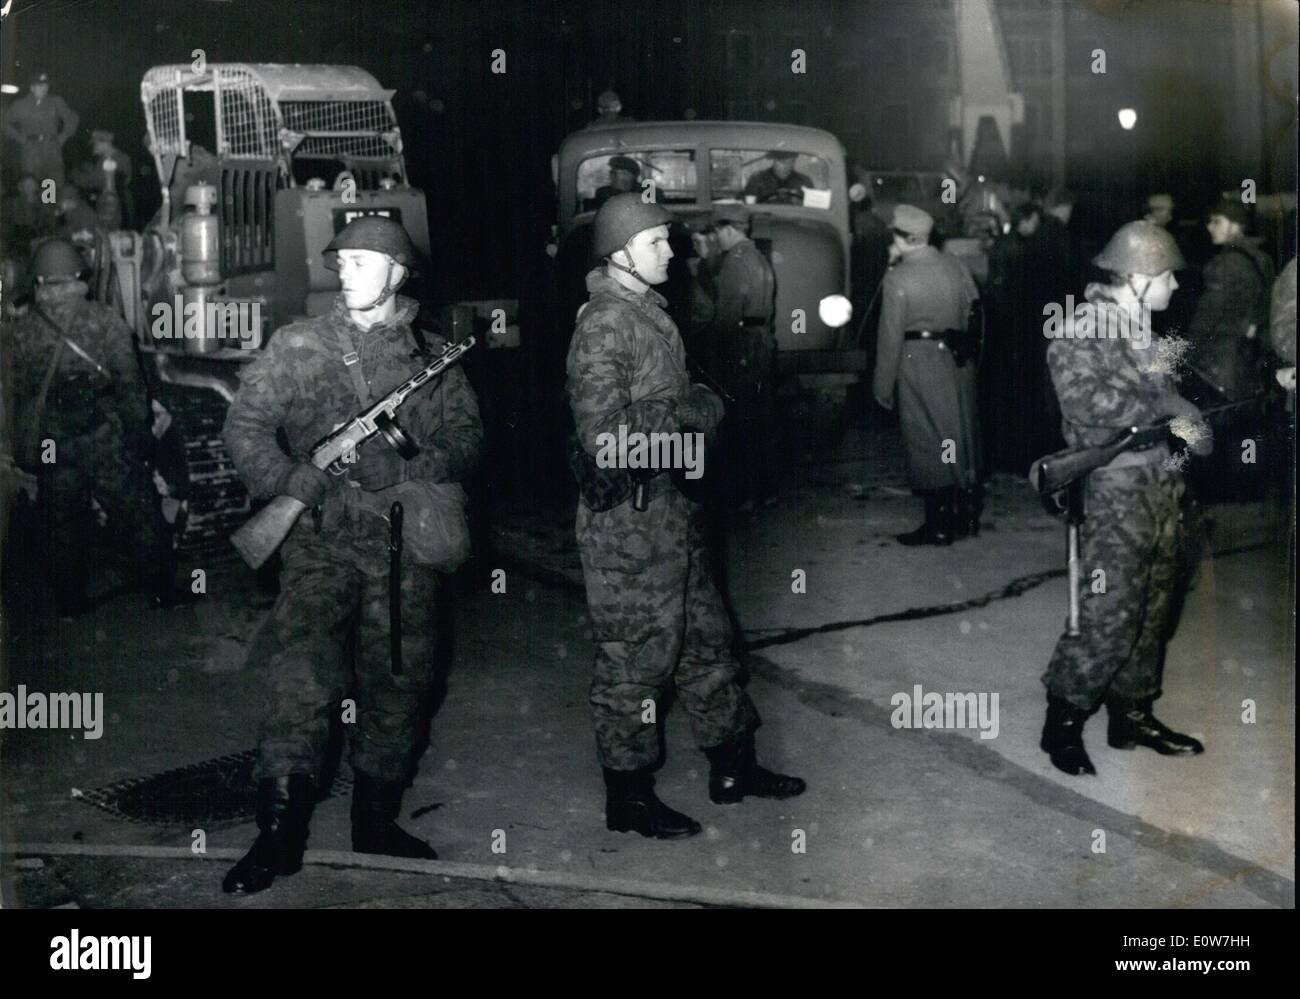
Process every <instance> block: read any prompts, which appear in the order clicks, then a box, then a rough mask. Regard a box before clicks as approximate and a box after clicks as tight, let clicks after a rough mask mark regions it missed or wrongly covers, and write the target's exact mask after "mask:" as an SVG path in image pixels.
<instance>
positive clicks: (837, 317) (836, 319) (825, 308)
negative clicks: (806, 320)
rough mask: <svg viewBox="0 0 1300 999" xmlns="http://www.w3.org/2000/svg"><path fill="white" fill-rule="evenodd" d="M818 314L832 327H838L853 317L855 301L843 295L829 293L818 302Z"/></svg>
mask: <svg viewBox="0 0 1300 999" xmlns="http://www.w3.org/2000/svg"><path fill="white" fill-rule="evenodd" d="M817 315H818V316H820V317H821V321H822V322H824V323H825V324H826V325H827V326H829V327H831V329H838V328H839V327H841V326H843V325H844V324H845V323H847V322H848V321H849V320H850V319H852V318H853V303H852V302H850V301H849V300H848V299H847V298H845V297H844V296H843V295H827V296H826V297H825V298H823V299H822V300H821V301H820V302H818V303H817Z"/></svg>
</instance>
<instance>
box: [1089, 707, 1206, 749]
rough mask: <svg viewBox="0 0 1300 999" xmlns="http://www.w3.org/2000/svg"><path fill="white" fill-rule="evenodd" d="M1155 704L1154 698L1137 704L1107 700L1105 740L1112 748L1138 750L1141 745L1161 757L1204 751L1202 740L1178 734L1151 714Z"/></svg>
mask: <svg viewBox="0 0 1300 999" xmlns="http://www.w3.org/2000/svg"><path fill="white" fill-rule="evenodd" d="M1154 701H1155V698H1152V697H1147V698H1144V699H1143V700H1140V701H1137V702H1132V701H1121V700H1119V699H1118V698H1109V699H1107V701H1106V709H1107V712H1108V713H1109V715H1110V724H1109V725H1108V726H1107V729H1106V741H1107V742H1108V743H1110V746H1111V748H1112V749H1136V748H1137V747H1138V746H1146V747H1147V748H1148V749H1154V750H1155V751H1156V752H1157V753H1159V754H1160V755H1161V756H1195V755H1196V754H1198V753H1203V752H1205V747H1204V746H1203V745H1201V743H1200V741H1199V740H1197V739H1193V738H1192V737H1191V736H1190V735H1183V734H1182V733H1181V732H1175V731H1174V730H1173V729H1171V728H1168V727H1167V726H1165V725H1163V724H1162V723H1161V722H1159V721H1158V720H1157V719H1156V717H1155V715H1153V714H1152V713H1151V705H1152V704H1153V703H1154Z"/></svg>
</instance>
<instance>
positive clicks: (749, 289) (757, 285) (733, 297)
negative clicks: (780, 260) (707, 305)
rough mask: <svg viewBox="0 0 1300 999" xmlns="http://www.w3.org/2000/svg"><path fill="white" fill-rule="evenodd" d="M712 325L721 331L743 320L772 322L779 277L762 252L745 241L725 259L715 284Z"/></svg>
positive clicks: (734, 248)
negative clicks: (714, 324) (713, 323)
mask: <svg viewBox="0 0 1300 999" xmlns="http://www.w3.org/2000/svg"><path fill="white" fill-rule="evenodd" d="M715 287H716V289H717V291H716V294H717V304H716V306H715V307H714V313H713V321H714V322H715V323H717V325H718V326H719V327H720V328H725V327H728V326H735V325H736V324H737V323H739V322H741V320H746V319H748V320H755V319H761V320H765V321H769V322H770V321H771V319H772V309H773V308H774V306H775V301H776V275H775V274H773V273H772V265H771V264H769V263H768V262H767V258H766V257H764V256H763V251H762V250H760V249H759V248H758V247H757V246H755V245H754V243H753V241H752V240H749V239H742V240H741V241H740V242H738V243H737V244H736V245H735V246H733V247H732V248H731V249H730V250H728V251H727V252H726V253H724V254H723V255H722V265H721V267H720V269H719V270H718V280H717V284H716V286H715Z"/></svg>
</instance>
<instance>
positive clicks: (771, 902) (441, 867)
mask: <svg viewBox="0 0 1300 999" xmlns="http://www.w3.org/2000/svg"><path fill="white" fill-rule="evenodd" d="M0 854H10V855H14V856H17V855H33V856H46V857H130V858H135V859H141V860H230V861H235V860H239V859H240V858H241V857H242V856H243V855H244V851H243V850H238V849H233V848H229V847H217V848H214V849H211V850H208V851H207V852H205V853H202V854H195V853H192V852H191V851H190V849H189V848H188V847H183V846H116V845H107V844H105V845H95V844H80V843H76V844H74V843H7V844H3V845H0ZM303 864H304V865H316V866H318V867H345V868H353V869H356V870H371V871H397V872H406V873H410V874H422V875H425V876H442V877H454V878H468V879H472V880H476V881H499V882H502V883H504V884H523V885H537V886H538V887H542V888H565V889H569V890H573V891H590V892H602V893H605V894H609V895H629V896H633V897H639V898H655V899H661V900H663V901H669V902H695V903H698V904H701V905H711V906H725V907H728V908H746V909H861V908H865V907H864V906H862V905H860V904H858V903H854V902H844V901H841V900H839V899H825V898H807V897H804V896H800V895H777V894H773V893H770V892H753V891H729V890H727V889H723V888H705V887H703V886H700V885H677V884H669V883H665V882H659V881H636V880H631V879H627V878H598V877H589V876H585V875H580V874H559V873H555V872H552V871H537V870H526V869H522V868H511V867H506V866H505V865H501V866H499V867H492V866H490V865H488V864H461V863H456V862H454V861H447V860H407V859H403V858H401V857H384V856H378V855H374V854H363V853H352V852H351V851H348V850H308V851H307V852H306V854H304V856H303Z"/></svg>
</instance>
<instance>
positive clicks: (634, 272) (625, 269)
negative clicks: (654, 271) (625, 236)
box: [605, 239, 650, 288]
mask: <svg viewBox="0 0 1300 999" xmlns="http://www.w3.org/2000/svg"><path fill="white" fill-rule="evenodd" d="M631 242H632V241H631V240H630V239H629V240H628V241H627V243H624V244H623V246H622V251H623V252H624V253H625V254H627V259H628V261H629V262H631V263H632V266H631V267H624V266H623V265H622V264H620V263H619V262H618V261H617V260H615V259H614V253H618V252H619V251H618V250H615V251H614V253H611V254H610V255H609V256H608V257H606V258H605V259H606V260H607V261H608V262H609V266H610V267H615V268H617V269H618V270H620V271H622V272H623V273H624V274H628V275H630V276H631V277H634V278H636V279H637V280H638V281H640V282H641V283H642V284H643V285H645V286H646V287H647V288H649V287H650V282H649V281H647V280H646V279H645V278H643V277H642V276H641V275H640V274H638V273H637V269H636V263H635V261H632V254H631V253H629V252H628V245H629V244H630V243H631Z"/></svg>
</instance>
